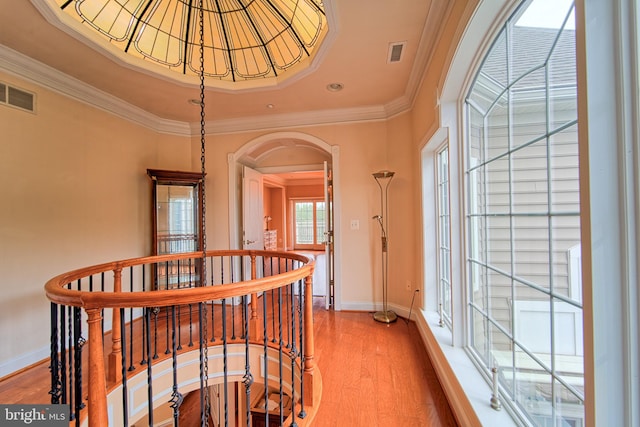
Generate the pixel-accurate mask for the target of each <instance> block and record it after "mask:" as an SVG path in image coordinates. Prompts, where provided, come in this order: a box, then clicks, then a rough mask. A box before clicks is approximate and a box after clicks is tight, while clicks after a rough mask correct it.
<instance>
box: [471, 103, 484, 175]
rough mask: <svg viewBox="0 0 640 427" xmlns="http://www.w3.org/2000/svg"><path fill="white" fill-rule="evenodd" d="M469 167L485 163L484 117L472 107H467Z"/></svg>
mask: <svg viewBox="0 0 640 427" xmlns="http://www.w3.org/2000/svg"><path fill="white" fill-rule="evenodd" d="M468 153H469V167H475V166H477V165H480V164H483V163H484V162H485V158H484V116H483V115H482V114H481V113H480V112H479V111H478V110H477V109H476V108H474V106H473V105H470V106H469V150H468Z"/></svg>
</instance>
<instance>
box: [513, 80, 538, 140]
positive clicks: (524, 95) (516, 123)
mask: <svg viewBox="0 0 640 427" xmlns="http://www.w3.org/2000/svg"><path fill="white" fill-rule="evenodd" d="M510 94H511V106H512V107H511V108H512V116H511V121H512V132H513V143H512V146H513V148H514V149H515V148H518V147H520V146H522V145H524V144H526V143H528V142H532V141H535V140H537V139H540V138H541V137H543V136H544V135H546V134H547V99H546V72H545V69H544V68H538V69H535V70H533V71H531V72H530V73H529V74H527V75H525V76H524V77H522V78H521V79H520V80H518V81H517V82H515V84H514V85H513V86H512V87H511V90H510Z"/></svg>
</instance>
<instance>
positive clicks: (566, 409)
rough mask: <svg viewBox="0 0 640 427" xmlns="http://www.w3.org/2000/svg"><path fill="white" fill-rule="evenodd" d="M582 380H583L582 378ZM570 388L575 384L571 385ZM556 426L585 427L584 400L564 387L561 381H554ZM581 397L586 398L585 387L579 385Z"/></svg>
mask: <svg viewBox="0 0 640 427" xmlns="http://www.w3.org/2000/svg"><path fill="white" fill-rule="evenodd" d="M580 379H581V378H580ZM569 385H570V386H572V387H573V386H574V384H572V383H569ZM554 388H555V390H554V391H555V406H556V425H558V426H583V425H584V415H583V414H584V399H582V398H581V397H579V396H577V395H576V394H575V393H574V392H573V390H572V389H569V388H568V387H566V386H565V385H563V384H562V383H561V382H560V381H554ZM577 388H578V389H579V390H580V395H582V396H584V390H583V389H584V387H583V386H582V385H577Z"/></svg>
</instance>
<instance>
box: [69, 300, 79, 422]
mask: <svg viewBox="0 0 640 427" xmlns="http://www.w3.org/2000/svg"><path fill="white" fill-rule="evenodd" d="M67 310H68V311H67V328H68V329H67V331H68V333H67V340H68V347H69V349H68V352H69V357H68V359H69V366H68V371H69V388H68V391H69V408H71V421H74V420H75V419H76V415H77V414H76V412H75V410H74V408H75V406H74V401H73V399H74V397H75V396H74V393H75V391H76V390H75V383H74V382H73V375H74V373H75V370H74V364H73V362H74V361H73V351H74V347H73V338H74V337H73V314H72V313H73V307H67Z"/></svg>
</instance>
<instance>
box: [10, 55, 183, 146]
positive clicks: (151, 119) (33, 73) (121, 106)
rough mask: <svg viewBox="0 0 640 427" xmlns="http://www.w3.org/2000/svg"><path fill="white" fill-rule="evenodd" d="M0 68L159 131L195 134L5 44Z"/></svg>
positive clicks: (181, 134)
mask: <svg viewBox="0 0 640 427" xmlns="http://www.w3.org/2000/svg"><path fill="white" fill-rule="evenodd" d="M0 69H1V70H3V71H6V72H8V73H10V74H12V75H14V76H16V77H19V78H24V79H27V80H29V81H31V82H32V83H35V84H37V85H40V86H42V87H44V88H46V89H50V90H52V91H54V92H57V93H59V94H61V95H65V96H68V97H70V98H73V99H75V100H77V101H80V102H82V103H84V104H87V105H90V106H93V107H95V108H98V109H100V110H103V111H106V112H108V113H111V114H114V115H116V116H118V117H120V118H123V119H126V120H128V121H130V122H133V123H136V124H139V125H141V126H144V127H146V128H149V129H151V130H154V131H156V132H160V133H168V134H175V135H180V136H191V130H190V127H189V125H188V124H187V123H183V122H178V121H175V120H166V119H162V118H160V117H158V116H156V115H153V114H151V113H149V112H147V111H145V110H143V109H141V108H138V107H136V106H134V105H131V104H129V103H127V102H125V101H123V100H121V99H120V98H117V97H115V96H113V95H110V94H108V93H106V92H103V91H101V90H99V89H96V88H95V87H93V86H90V85H88V84H86V83H83V82H82V81H80V80H78V79H76V78H74V77H71V76H69V75H67V74H65V73H62V72H61V71H58V70H56V69H55V68H52V67H49V66H48V65H45V64H43V63H41V62H39V61H36V60H34V59H32V58H29V57H28V56H26V55H23V54H21V53H19V52H17V51H15V50H13V49H11V48H8V47H6V46H2V45H0Z"/></svg>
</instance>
